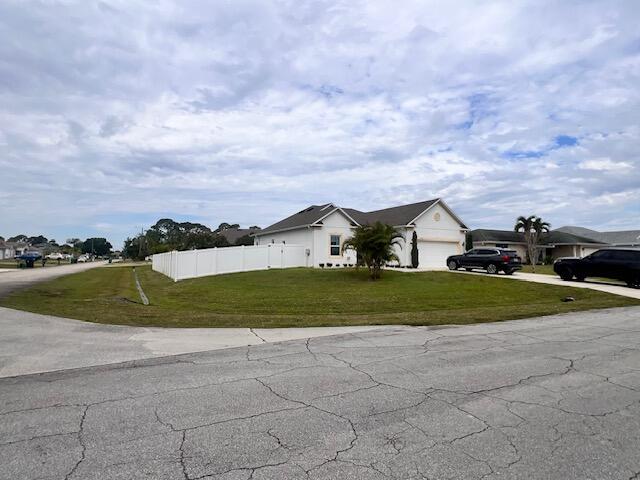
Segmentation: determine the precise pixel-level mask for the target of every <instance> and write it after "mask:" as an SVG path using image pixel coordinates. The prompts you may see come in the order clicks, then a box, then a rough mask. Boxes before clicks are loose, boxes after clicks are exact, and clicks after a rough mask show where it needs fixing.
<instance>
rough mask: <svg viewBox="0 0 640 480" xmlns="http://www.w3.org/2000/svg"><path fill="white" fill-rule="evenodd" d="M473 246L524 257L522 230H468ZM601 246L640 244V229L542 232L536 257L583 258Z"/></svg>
mask: <svg viewBox="0 0 640 480" xmlns="http://www.w3.org/2000/svg"><path fill="white" fill-rule="evenodd" d="M469 234H470V235H471V239H472V243H473V246H474V247H478V246H486V247H501V248H510V249H512V250H516V251H517V252H518V254H519V255H520V256H521V257H522V258H523V259H526V258H527V244H526V242H525V240H524V233H522V232H514V231H511V230H486V229H477V230H472V231H471V232H469ZM603 247H640V230H630V231H624V232H596V231H595V230H589V229H587V228H582V227H562V228H558V229H555V230H551V231H550V232H548V233H544V234H542V235H541V237H540V242H539V245H538V249H539V255H540V257H539V260H543V259H544V258H546V257H547V256H550V257H551V258H553V259H554V260H555V259H556V258H561V257H580V258H582V257H586V256H587V255H589V254H591V253H593V252H595V251H596V250H599V249H600V248H603Z"/></svg>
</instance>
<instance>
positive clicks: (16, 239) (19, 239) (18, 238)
mask: <svg viewBox="0 0 640 480" xmlns="http://www.w3.org/2000/svg"><path fill="white" fill-rule="evenodd" d="M28 238H29V237H27V236H26V235H24V234H20V235H16V236H15V237H9V240H7V242H21V243H23V242H26V241H27V239H28Z"/></svg>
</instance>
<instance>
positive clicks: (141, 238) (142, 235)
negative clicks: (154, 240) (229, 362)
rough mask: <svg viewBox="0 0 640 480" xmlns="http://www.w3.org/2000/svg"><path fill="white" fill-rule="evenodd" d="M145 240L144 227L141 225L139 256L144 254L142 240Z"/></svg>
mask: <svg viewBox="0 0 640 480" xmlns="http://www.w3.org/2000/svg"><path fill="white" fill-rule="evenodd" d="M143 241H144V227H140V240H139V241H138V258H140V257H141V256H142V242H143Z"/></svg>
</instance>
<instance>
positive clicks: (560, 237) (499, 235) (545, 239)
mask: <svg viewBox="0 0 640 480" xmlns="http://www.w3.org/2000/svg"><path fill="white" fill-rule="evenodd" d="M469 233H471V238H472V239H473V241H474V242H497V243H524V242H525V239H524V233H522V232H514V231H511V230H487V229H477V230H472V231H471V232H469ZM539 243H540V244H543V245H554V244H562V243H567V244H575V245H578V244H585V245H590V244H593V245H602V242H599V241H597V240H594V239H592V238H587V237H583V236H581V235H575V234H571V233H567V232H560V231H558V230H552V231H550V232H548V233H544V234H542V236H541V237H540V242H539Z"/></svg>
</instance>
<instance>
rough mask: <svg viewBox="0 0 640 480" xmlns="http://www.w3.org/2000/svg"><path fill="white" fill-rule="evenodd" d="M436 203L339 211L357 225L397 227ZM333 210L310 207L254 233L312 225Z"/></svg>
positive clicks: (426, 202)
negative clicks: (380, 224)
mask: <svg viewBox="0 0 640 480" xmlns="http://www.w3.org/2000/svg"><path fill="white" fill-rule="evenodd" d="M438 201H440V199H439V198H436V199H433V200H427V201H425V202H418V203H411V204H409V205H399V206H397V207H391V208H383V209H382V210H374V211H372V212H361V211H360V210H355V209H353V208H342V209H341V210H342V211H343V212H344V213H346V214H347V215H348V216H350V217H351V218H352V219H353V220H355V221H356V222H357V223H358V224H359V225H367V224H371V223H375V222H382V223H386V224H389V225H393V226H399V225H408V224H409V222H411V221H413V220H414V219H415V218H416V217H417V216H419V215H420V214H421V213H422V212H424V211H425V210H426V209H427V208H429V207H431V206H432V205H433V204H435V203H437V202H438ZM335 208H337V207H336V206H335V205H333V204H331V203H328V204H325V205H312V206H310V207H308V208H306V209H304V210H302V211H300V212H298V213H295V214H293V215H291V216H289V217H287V218H285V219H284V220H280V221H279V222H276V223H274V224H273V225H269V226H268V227H267V228H264V229H263V230H260V231H259V232H256V234H258V235H262V234H263V233H271V232H275V231H280V230H289V229H293V228H300V227H306V226H308V225H313V224H314V223H316V222H318V221H319V220H320V219H321V218H322V217H324V216H325V215H327V214H328V213H330V212H331V211H332V210H333V209H335ZM463 227H464V225H463ZM464 228H466V227H464Z"/></svg>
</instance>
